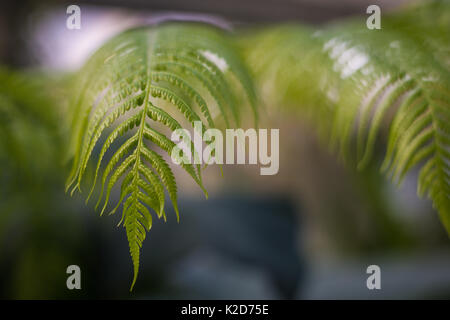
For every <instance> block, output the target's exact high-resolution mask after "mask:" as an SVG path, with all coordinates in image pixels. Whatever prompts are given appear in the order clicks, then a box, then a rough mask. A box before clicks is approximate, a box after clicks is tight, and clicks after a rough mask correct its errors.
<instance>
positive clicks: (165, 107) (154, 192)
mask: <svg viewBox="0 0 450 320" xmlns="http://www.w3.org/2000/svg"><path fill="white" fill-rule="evenodd" d="M227 37H228V36H227V35H226V34H224V33H223V32H221V31H219V30H216V29H215V28H213V27H208V26H204V25H196V24H166V25H161V26H156V27H148V28H147V27H144V28H136V29H132V30H128V31H126V32H124V33H122V34H120V35H118V36H116V37H114V38H113V39H111V40H110V41H108V42H107V43H106V44H105V45H104V46H103V47H102V48H100V49H99V50H98V51H97V52H96V53H95V54H94V55H93V56H92V57H91V58H90V60H89V61H88V62H87V63H86V64H85V66H84V68H83V69H82V70H81V71H80V73H79V75H78V77H77V81H76V84H77V89H76V90H75V95H74V97H73V102H72V114H73V120H72V139H71V144H70V151H71V153H72V155H73V158H74V160H73V167H72V172H71V174H70V177H69V179H68V182H67V190H70V191H71V192H74V191H75V190H76V189H78V190H80V191H81V188H82V185H84V184H82V181H83V178H86V177H89V175H87V174H86V170H87V168H88V165H90V164H94V174H93V178H91V179H89V180H90V181H89V183H90V192H89V195H88V197H87V200H89V198H90V197H92V195H93V194H94V193H95V190H96V185H97V184H98V183H97V182H98V181H99V182H100V183H99V185H100V187H99V188H100V195H99V196H98V200H97V205H96V207H97V208H101V214H103V213H104V212H105V211H106V209H107V207H108V204H109V203H110V198H111V193H112V191H113V189H114V187H115V186H116V185H120V198H119V200H118V201H117V203H115V204H114V206H113V207H112V209H111V211H110V214H113V213H114V212H116V210H118V209H119V207H120V206H121V205H122V218H121V220H120V222H119V225H120V224H121V223H122V224H123V226H124V227H125V229H126V234H127V239H128V243H129V247H130V254H131V257H132V261H133V269H134V277H133V282H132V285H131V289H132V288H133V286H134V284H135V282H136V278H137V274H138V270H139V253H140V248H141V246H142V243H143V241H144V239H145V237H146V232H147V231H149V230H150V228H151V226H152V211H153V212H154V214H156V216H157V217H158V218H161V217H162V218H163V219H164V220H165V219H166V213H165V210H164V208H165V189H166V190H167V193H168V196H169V198H170V200H171V202H172V204H173V208H174V210H175V212H176V216H177V220H178V219H179V211H178V207H177V187H176V181H175V177H174V174H173V172H172V169H171V167H170V166H169V164H168V163H167V162H166V160H165V159H164V158H163V156H162V154H164V153H166V154H168V155H169V156H170V155H171V151H172V148H173V147H174V146H175V144H174V142H172V141H171V140H170V138H168V136H167V135H166V134H164V133H163V130H166V131H168V132H169V133H170V132H173V131H175V130H177V129H181V128H184V127H185V126H186V125H187V126H189V125H191V126H192V127H194V122H195V121H201V122H202V124H203V128H204V129H207V128H212V127H215V125H216V124H215V121H216V120H220V121H223V122H224V123H225V124H226V125H227V126H228V125H238V124H239V123H240V114H241V113H242V112H241V110H240V106H239V105H237V103H236V102H237V101H238V100H239V99H238V96H237V91H236V90H235V88H234V87H235V83H236V82H238V83H240V85H241V87H242V89H243V90H242V91H244V92H245V93H246V96H247V97H248V101H249V105H250V106H251V107H252V110H253V113H254V114H255V119H256V114H257V113H256V108H255V106H256V104H255V103H256V95H255V92H254V89H253V87H252V82H251V79H250V77H249V76H248V74H247V72H246V69H245V67H244V65H243V64H242V62H241V61H240V57H239V56H238V55H237V54H236V52H235V51H234V49H233V48H232V47H231V46H230V45H229V44H228V40H227ZM230 74H231V75H232V79H234V80H237V81H233V80H232V79H231V76H230ZM169 106H170V107H169ZM200 134H202V133H200ZM150 144H151V145H150ZM97 149H98V150H99V151H98V152H99V154H98V157H97V158H96V159H95V161H94V154H95V150H97ZM192 150H194V149H193V148H192ZM192 152H193V153H195V151H192ZM193 155H194V154H193ZM179 160H181V159H179ZM180 162H181V164H180V166H181V167H182V168H183V169H184V170H185V171H186V172H187V173H188V174H189V175H190V176H191V177H192V179H193V180H194V181H195V182H196V184H198V185H199V187H200V188H201V189H202V190H203V191H204V193H205V195H206V196H207V192H206V190H205V188H204V186H203V183H202V178H201V167H200V165H192V164H189V163H185V162H184V161H180ZM85 180H88V179H85Z"/></svg>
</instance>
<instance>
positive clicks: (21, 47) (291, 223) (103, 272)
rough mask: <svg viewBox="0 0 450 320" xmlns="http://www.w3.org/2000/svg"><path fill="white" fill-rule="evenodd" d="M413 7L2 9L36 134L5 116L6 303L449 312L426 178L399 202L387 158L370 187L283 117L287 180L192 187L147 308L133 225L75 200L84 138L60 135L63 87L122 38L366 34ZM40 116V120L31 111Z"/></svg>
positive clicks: (210, 177)
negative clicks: (376, 278)
mask: <svg viewBox="0 0 450 320" xmlns="http://www.w3.org/2000/svg"><path fill="white" fill-rule="evenodd" d="M408 2H410V1H406V0H403V1H387V0H385V1H374V0H345V1H333V0H277V1H275V0H260V1H256V0H251V1H238V0H228V1H199V0H189V1H182V0H164V1H162V0H150V1H146V0H130V1H119V0H93V1H78V2H76V3H75V2H65V1H31V0H28V1H21V2H19V1H2V3H1V4H0V63H1V66H2V67H1V70H0V71H1V72H0V73H1V74H2V75H1V79H0V106H1V104H2V103H7V102H8V101H14V102H15V103H16V104H17V105H18V106H19V108H18V110H17V111H18V113H19V114H23V117H27V118H29V119H32V121H28V122H25V121H24V123H21V122H20V121H16V122H13V121H11V120H10V118H9V117H12V116H11V115H10V114H8V113H7V112H4V110H3V109H2V108H1V107H0V134H3V135H5V134H6V133H5V132H6V130H3V129H4V128H6V127H7V126H14V130H15V131H14V132H16V133H17V135H14V136H11V137H7V138H6V139H5V141H10V143H9V144H4V145H3V146H2V148H0V297H1V298H7V299H8V298H13V299H22V298H26V299H49V298H63V299H65V298H68V299H71V298H88V299H94V298H125V299H129V298H133V299H134V298H136V299H141V298H144V299H147V298H149V299H152V298H158V299H185V298H194V299H381V298H387V299H403V298H404V299H415V298H450V240H449V238H448V235H447V234H446V232H445V230H444V229H443V227H442V225H441V224H440V221H439V218H438V216H437V213H436V212H435V211H434V210H433V209H432V208H431V204H430V202H429V201H427V200H423V199H419V198H418V197H417V196H416V188H417V186H416V177H417V172H412V173H410V174H409V175H408V176H407V177H406V181H405V182H404V184H403V186H402V188H400V189H397V188H395V186H393V185H392V184H391V183H390V182H389V181H387V180H386V179H385V178H384V177H383V176H381V175H380V174H379V170H378V168H379V163H380V161H381V160H382V156H383V153H382V152H380V153H379V154H377V155H376V156H375V159H374V161H372V163H373V165H372V166H371V167H369V168H367V169H366V170H365V171H363V172H356V171H355V170H353V169H352V168H348V167H346V166H345V165H343V164H342V163H340V162H339V161H338V160H337V158H336V157H335V156H334V155H333V154H330V153H329V152H328V151H327V150H326V149H324V148H323V146H321V145H320V144H319V143H318V139H317V137H316V136H315V134H314V130H313V128H311V127H310V126H309V125H308V124H307V123H306V122H303V121H302V119H299V118H293V117H291V116H288V115H285V114H283V113H281V112H280V113H277V114H273V115H271V119H270V126H271V127H273V128H280V170H279V173H278V174H277V175H275V176H260V175H259V167H258V166H250V165H241V166H236V165H234V166H226V165H225V166H224V168H223V170H224V176H223V177H222V176H221V174H220V170H219V168H217V167H215V166H211V167H209V168H208V169H207V170H206V171H205V178H204V182H205V186H206V187H207V188H208V191H209V194H210V199H208V200H205V199H204V197H203V195H202V194H201V191H200V190H197V187H196V186H194V183H193V181H191V180H190V179H186V180H184V179H183V177H177V181H178V184H179V196H180V200H179V207H180V208H181V222H180V223H179V224H177V223H176V220H175V218H174V216H175V215H174V214H173V210H171V209H169V210H168V213H169V218H168V222H167V223H163V222H162V221H155V222H154V226H153V228H152V230H151V231H150V233H149V234H148V236H147V240H146V241H145V243H144V246H143V249H142V251H141V255H142V257H141V270H140V274H139V278H138V281H137V284H136V286H135V289H134V291H133V292H132V293H129V291H128V289H129V285H130V283H131V279H132V264H131V259H130V258H129V253H128V246H127V240H126V236H125V232H124V230H123V229H122V228H116V227H115V226H116V224H117V222H118V220H119V218H120V217H119V216H118V215H117V216H105V217H99V216H98V213H96V212H95V211H94V208H93V205H92V204H88V205H85V204H84V195H79V194H76V195H74V196H73V197H70V196H68V195H66V194H65V192H64V180H65V177H66V175H67V166H66V165H65V163H66V162H65V158H64V148H63V144H64V141H65V140H64V139H65V137H66V136H67V134H68V130H69V128H68V127H65V126H64V125H55V124H58V123H59V122H60V121H61V120H60V119H61V118H63V114H62V113H63V112H65V110H66V107H67V106H66V105H65V104H66V102H65V101H66V99H65V96H66V95H67V92H66V91H65V90H67V89H64V88H63V87H64V86H61V83H64V82H65V81H66V78H67V76H68V75H70V74H72V73H74V72H76V70H77V69H78V68H79V67H81V66H82V64H83V62H84V61H85V60H86V59H87V58H88V57H89V55H90V54H91V53H93V52H94V51H95V49H96V48H98V47H99V46H100V45H101V44H102V43H103V42H104V41H105V40H106V39H108V38H109V37H111V36H113V35H114V34H117V33H118V32H120V31H121V30H124V29H126V28H129V27H132V26H136V25H140V24H155V23H158V22H161V21H166V20H193V21H203V22H206V23H211V24H214V25H216V26H219V27H221V28H224V29H228V30H233V29H235V28H246V27H251V26H255V25H264V24H269V23H279V22H288V21H297V22H301V23H304V24H311V25H322V24H326V23H330V22H333V21H335V20H337V19H342V18H345V17H348V16H360V17H361V19H362V21H365V18H366V15H365V9H366V8H367V6H368V5H370V4H378V5H379V6H380V7H381V9H382V14H383V13H385V12H389V11H391V10H397V9H398V8H399V7H401V6H403V5H405V4H407V3H408ZM70 4H77V5H79V6H80V7H81V30H68V29H67V28H66V19H67V14H66V8H67V6H68V5H70ZM363 19H364V20H363ZM14 70H20V71H22V72H25V75H24V74H21V75H18V74H15V72H14ZM43 92H47V93H48V92H49V93H50V96H51V97H52V99H49V98H48V95H47V96H46V95H43V94H42V93H43ZM30 104H31V105H34V106H35V108H34V109H33V110H25V111H24V109H21V108H20V106H21V105H30ZM50 106H51V107H50ZM49 110H50V111H49ZM265 125H266V124H264V123H263V124H262V126H261V127H264V126H265ZM4 137H5V136H4ZM30 137H31V138H30ZM55 146H61V147H56V148H55ZM17 159H20V161H17ZM171 213H172V214H171ZM72 264H76V265H79V266H80V268H81V271H82V290H73V291H70V290H68V289H67V288H66V278H67V276H68V275H67V274H66V268H67V266H69V265H72ZM372 264H376V265H379V266H380V267H381V272H382V289H381V290H372V291H370V290H368V289H367V288H366V279H367V277H368V275H367V274H366V268H367V267H368V266H369V265H372Z"/></svg>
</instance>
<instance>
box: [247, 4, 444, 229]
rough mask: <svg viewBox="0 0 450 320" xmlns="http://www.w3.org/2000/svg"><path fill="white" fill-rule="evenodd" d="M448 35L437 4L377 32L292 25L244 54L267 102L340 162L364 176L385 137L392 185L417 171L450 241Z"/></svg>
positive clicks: (262, 35) (250, 38)
mask: <svg viewBox="0 0 450 320" xmlns="http://www.w3.org/2000/svg"><path fill="white" fill-rule="evenodd" d="M449 30H450V4H449V3H448V2H443V1H442V2H441V1H436V2H429V3H426V4H421V5H419V6H417V7H413V8H408V9H404V10H403V11H400V12H397V13H393V14H390V15H384V16H383V19H382V29H381V30H369V29H367V28H366V25H365V23H364V20H362V19H357V20H356V19H355V20H352V21H348V22H344V23H339V24H334V25H331V26H327V27H325V28H322V29H318V30H316V29H311V28H307V27H304V26H301V25H295V24H291V25H284V26H276V27H271V28H267V29H265V30H262V31H257V32H256V33H257V34H256V35H255V34H254V33H249V34H247V36H246V37H243V38H242V41H241V42H240V44H241V45H242V47H243V51H244V53H245V56H246V61H247V62H248V64H249V65H250V67H251V69H252V71H253V73H254V78H255V79H256V81H257V82H258V87H259V88H260V91H261V93H262V99H261V100H262V101H265V102H266V104H268V105H270V106H275V107H283V106H284V107H290V108H288V110H290V112H298V113H300V114H301V116H303V117H305V116H306V117H307V118H308V119H310V120H311V121H312V123H313V124H314V126H315V127H316V128H317V131H318V133H319V136H320V137H322V139H324V140H326V141H327V143H329V145H330V146H331V149H332V150H336V151H337V152H338V154H339V155H340V157H341V158H343V159H344V160H347V161H348V162H355V160H356V163H357V167H358V168H359V169H363V168H365V167H366V166H367V164H368V162H369V161H370V159H371V158H372V154H373V151H374V148H375V145H376V140H377V137H378V136H383V137H384V138H387V141H388V146H387V154H386V158H385V161H384V163H383V165H382V171H383V172H385V173H386V174H387V175H389V176H390V177H392V179H393V180H394V181H396V182H397V183H401V181H402V179H403V178H404V176H405V174H406V173H407V172H409V171H410V170H411V169H412V168H413V167H415V166H420V167H421V169H420V174H419V178H418V193H419V195H423V194H427V195H428V196H429V197H430V198H431V199H432V201H433V205H434V207H435V208H436V209H437V211H438V212H439V214H440V218H441V221H442V223H443V224H444V226H445V228H446V229H447V231H449V232H450V34H449ZM387 131H388V132H387Z"/></svg>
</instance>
